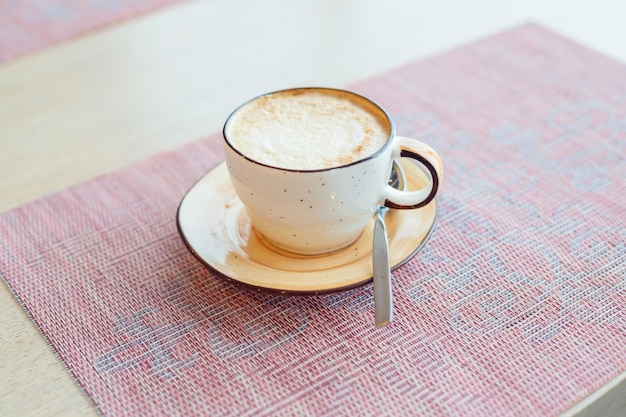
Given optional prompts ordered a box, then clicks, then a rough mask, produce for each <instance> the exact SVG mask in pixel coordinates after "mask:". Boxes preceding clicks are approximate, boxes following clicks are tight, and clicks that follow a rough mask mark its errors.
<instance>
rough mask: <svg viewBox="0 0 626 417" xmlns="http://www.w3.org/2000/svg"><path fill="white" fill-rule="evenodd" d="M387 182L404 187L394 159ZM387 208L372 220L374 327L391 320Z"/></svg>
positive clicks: (381, 210)
mask: <svg viewBox="0 0 626 417" xmlns="http://www.w3.org/2000/svg"><path fill="white" fill-rule="evenodd" d="M389 184H390V185H391V186H392V187H394V188H397V189H404V173H403V172H402V171H401V169H400V166H399V165H398V164H397V163H396V162H395V161H394V163H393V168H392V170H391V176H390V178H389ZM387 210H389V208H387V207H385V206H381V207H380V208H379V209H378V211H377V213H376V218H375V221H374V239H373V247H372V269H373V271H374V280H373V282H374V311H375V313H374V319H375V322H376V327H384V326H386V325H388V324H389V323H391V321H392V320H393V292H392V289H391V265H390V262H389V241H388V238H387V228H386V227H385V214H386V213H387Z"/></svg>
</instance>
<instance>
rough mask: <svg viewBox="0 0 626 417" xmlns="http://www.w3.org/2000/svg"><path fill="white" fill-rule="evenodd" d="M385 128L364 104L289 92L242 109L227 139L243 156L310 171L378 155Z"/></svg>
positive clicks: (321, 93) (346, 97)
mask: <svg viewBox="0 0 626 417" xmlns="http://www.w3.org/2000/svg"><path fill="white" fill-rule="evenodd" d="M389 135H390V124H389V121H388V119H387V118H386V117H385V114H384V113H383V112H382V111H381V110H380V109H379V108H378V107H376V106H375V105H373V104H372V103H371V102H369V101H368V100H365V99H363V98H360V97H358V96H354V95H351V94H349V93H345V92H341V91H335V90H324V89H320V90H317V89H301V90H288V91H283V92H279V93H274V94H270V95H266V96H262V97H260V98H258V99H256V100H253V101H251V102H250V103H247V104H246V105H244V106H243V107H242V108H241V109H239V111H237V112H236V113H235V114H234V115H233V116H232V117H231V119H230V120H229V121H228V124H227V127H226V137H227V138H228V141H229V142H230V144H231V145H232V146H233V147H234V148H235V149H237V150H238V151H240V152H241V153H243V154H244V155H246V156H247V157H249V158H251V159H253V160H255V161H258V162H261V163H263V164H267V165H272V166H275V167H279V168H287V169H303V170H313V169H322V168H330V167H335V166H341V165H345V164H349V163H351V162H354V161H357V160H359V159H362V158H364V157H366V156H368V155H371V154H373V153H375V152H376V151H378V150H379V149H380V148H382V147H383V145H384V144H385V143H386V142H387V140H388V139H389Z"/></svg>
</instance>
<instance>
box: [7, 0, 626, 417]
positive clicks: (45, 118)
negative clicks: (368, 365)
mask: <svg viewBox="0 0 626 417" xmlns="http://www.w3.org/2000/svg"><path fill="white" fill-rule="evenodd" d="M543 3H544V2H540V1H531V2H524V5H523V6H522V5H521V4H520V5H514V4H507V5H502V4H500V3H498V2H490V1H486V0H483V1H478V2H472V3H471V4H469V3H461V2H454V1H445V2H438V3H437V4H436V5H435V4H420V3H415V2H405V1H401V0H394V1H391V2H386V3H385V5H384V7H383V5H382V4H381V3H379V2H375V1H373V0H367V1H358V2H357V1H353V0H349V1H345V2H332V1H320V2H316V3H294V2H288V1H285V0H271V1H269V2H264V3H258V2H243V1H228V2H227V1H224V0H214V1H194V2H189V3H182V4H180V5H178V6H172V7H168V8H165V9H163V10H160V11H156V12H154V13H151V14H148V15H145V16H143V17H140V18H137V19H133V20H131V21H129V22H126V23H123V24H119V25H115V26H112V27H108V28H105V29H103V30H99V31H96V32H94V33H90V34H87V35H84V36H80V37H78V38H75V39H72V40H70V41H67V42H64V43H61V44H59V45H56V46H51V47H50V48H46V49H44V50H42V51H39V52H36V53H34V54H31V55H28V56H26V57H23V58H20V59H17V60H14V61H12V62H8V63H6V64H4V65H2V66H0V211H6V210H9V209H11V208H13V207H16V206H18V205H21V204H24V203H26V202H29V201H32V200H34V199H37V198H39V197H42V196H45V195H49V194H51V193H54V192H55V191H58V190H61V189H63V188H66V187H68V186H70V185H72V184H77V183H80V182H82V181H84V180H86V179H89V178H92V177H94V176H96V175H99V174H102V173H106V172H110V171H112V170H114V169H116V168H119V167H122V166H125V165H128V164H130V163H132V162H134V161H137V160H139V159H142V158H144V157H146V156H148V155H151V154H154V153H156V152H158V151H161V150H165V149H172V148H175V147H177V146H178V145H180V144H183V143H185V142H189V141H192V140H195V139H197V138H200V137H203V136H207V135H209V134H212V133H214V132H216V131H218V130H219V129H220V128H221V124H222V122H223V121H224V120H225V118H226V116H227V115H228V113H229V112H230V111H231V110H232V109H233V108H234V107H235V106H236V105H238V104H239V103H241V102H242V101H244V100H245V99H247V98H249V97H252V96H255V95H257V94H260V93H263V92H266V91H271V90H275V89H278V88H284V87H285V86H299V85H325V86H336V87H341V86H344V85H346V84H348V83H351V82H354V81H358V80H362V79H364V78H367V77H370V76H373V75H375V74H378V73H381V72H383V71H386V70H389V69H392V68H395V67H397V66H400V65H403V64H405V63H408V62H411V61H414V60H416V59H419V58H421V57H424V56H429V55H432V54H434V53H437V52H440V51H444V50H448V49H450V48H452V47H455V46H458V45H462V44H464V43H466V42H468V41H471V40H474V39H477V38H480V37H483V36H487V35H489V34H491V33H495V32H497V31H499V30H502V29H505V28H507V27H509V26H510V25H512V24H517V23H520V22H523V21H525V20H527V19H529V18H532V19H535V20H536V21H538V22H539V23H541V24H544V25H546V26H547V27H548V28H551V29H553V30H555V31H557V32H560V33H563V34H565V35H566V36H569V37H571V38H573V39H574V40H578V41H580V42H582V43H584V44H586V45H589V46H591V47H593V48H595V49H597V50H599V51H600V52H603V53H605V54H607V55H609V56H611V57H613V58H615V59H617V60H620V61H622V62H626V48H623V39H626V29H625V28H624V27H623V25H621V16H623V13H620V11H621V12H624V11H626V9H625V8H624V6H623V5H622V4H621V3H620V2H618V1H607V0H605V1H603V2H599V3H598V2H595V3H593V4H588V3H585V2H582V1H580V2H576V3H572V2H565V1H553V2H550V3H549V4H543ZM381 23H382V24H381ZM373 27H376V29H374V30H373ZM0 300H1V301H0V358H1V359H0V412H1V414H3V415H15V416H21V415H66V416H70V415H77V416H78V415H80V416H84V415H97V412H96V411H95V409H94V408H93V407H92V405H91V404H90V402H89V400H88V399H87V398H86V397H85V396H84V395H83V394H82V393H81V391H80V389H79V387H78V386H77V385H76V384H75V383H74V382H73V381H72V378H71V377H70V376H69V374H68V373H67V372H66V371H65V369H64V367H63V365H62V364H61V362H60V361H59V360H58V359H57V358H56V357H55V355H54V353H53V352H52V351H51V349H49V347H48V346H47V344H46V342H45V340H44V338H42V337H41V335H40V334H39V332H38V331H37V329H36V327H35V326H34V325H33V324H32V323H31V322H30V320H29V318H28V317H27V315H26V314H25V313H24V312H23V310H22V309H21V307H20V305H19V303H18V302H17V301H16V299H15V298H14V297H13V296H12V294H11V293H10V292H9V290H8V289H7V287H6V286H4V285H1V286H0ZM624 380H625V378H624V375H622V376H621V377H620V378H618V379H616V380H615V381H614V382H613V383H612V384H609V386H607V387H605V389H604V390H601V392H599V393H597V394H596V395H594V396H592V397H590V398H589V399H587V400H585V401H584V402H583V403H581V404H578V405H576V406H574V407H573V408H572V409H571V410H570V411H569V412H568V414H570V415H571V414H575V413H577V412H581V410H582V414H583V415H584V414H589V415H594V414H596V413H597V411H598V410H605V411H606V410H608V409H610V405H611V404H612V403H614V402H615V400H616V399H618V398H619V396H620V393H623V391H624V385H625V384H626V383H625V382H624ZM603 395H604V396H603ZM613 412H615V413H619V410H618V411H616V410H613ZM622 412H623V410H622Z"/></svg>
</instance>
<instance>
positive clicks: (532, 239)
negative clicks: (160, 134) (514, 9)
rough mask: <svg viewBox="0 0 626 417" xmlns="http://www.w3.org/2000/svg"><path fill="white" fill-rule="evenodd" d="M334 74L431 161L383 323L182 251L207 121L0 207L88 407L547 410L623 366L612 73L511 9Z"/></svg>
mask: <svg viewBox="0 0 626 417" xmlns="http://www.w3.org/2000/svg"><path fill="white" fill-rule="evenodd" d="M350 88H351V89H353V90H355V91H358V92H360V93H363V94H366V95H368V96H370V97H372V98H374V99H375V100H377V101H378V102H380V103H381V104H382V105H383V106H385V107H386V108H387V109H388V110H389V111H390V113H391V114H392V117H394V118H395V120H396V121H397V124H398V126H397V130H398V133H399V134H402V135H406V136H413V137H416V138H418V139H421V140H423V141H426V142H428V143H430V144H431V145H432V146H433V147H434V148H436V149H437V150H438V152H439V153H440V155H441V156H442V158H443V160H444V163H445V169H446V172H445V179H444V183H443V186H442V188H441V194H440V197H439V207H440V217H439V224H438V228H437V230H436V231H435V233H434V236H433V238H432V239H431V241H430V243H429V244H428V245H427V247H426V248H425V249H424V250H423V251H422V252H421V253H420V254H418V256H417V257H416V258H414V259H413V260H412V261H411V262H409V263H408V264H407V265H405V266H404V267H402V268H401V269H400V270H398V271H396V273H395V274H394V291H395V296H396V301H395V305H396V309H397V310H396V315H395V320H394V322H393V323H392V324H391V325H390V326H388V327H385V328H382V329H376V328H375V327H374V325H373V298H372V289H371V286H369V285H368V286H364V287H361V288H357V289H353V290H350V291H346V292H341V293H336V294H330V295H321V296H311V297H303V296H300V297H294V296H281V295H278V294H273V293H265V292H258V291H253V290H250V289H245V288H241V287H238V286H235V285H233V284H230V283H228V282H225V281H224V280H223V279H221V278H220V277H218V276H217V275H215V274H214V273H212V272H211V271H209V270H207V269H205V268H204V267H203V266H202V265H200V264H199V262H198V261H196V259H195V258H194V257H193V256H192V255H191V254H190V253H189V252H188V251H187V250H186V249H185V245H184V244H183V242H182V240H181V238H180V237H179V235H178V233H177V229H176V222H175V218H176V209H177V205H178V202H179V201H180V199H181V198H182V196H183V195H184V193H185V191H186V190H187V189H188V188H189V187H190V186H191V185H192V184H193V183H194V181H196V180H197V179H198V178H200V177H201V176H202V175H203V174H204V173H205V172H207V171H208V170H209V169H211V168H212V167H213V166H215V165H216V164H217V163H218V162H220V161H221V160H222V156H223V155H222V150H221V143H220V138H219V135H215V136H213V137H209V138H205V139H203V140H200V141H198V142H194V143H191V144H189V145H187V146H184V147H182V148H179V149H177V150H174V151H171V152H168V153H164V154H160V155H157V156H155V157H152V158H150V159H147V160H144V161H142V162H140V163H137V164H134V165H132V166H129V167H127V168H125V169H122V170H120V171H116V172H113V173H111V174H108V175H105V176H102V177H99V178H96V179H94V180H91V181H89V182H86V183H83V184H81V185H78V186H75V187H72V188H70V189H67V190H65V191H62V192H60V193H58V194H55V195H52V196H50V197H47V198H44V199H42V200H39V201H37V202H34V203H31V204H28V205H25V206H22V207H19V208H17V209H14V210H12V211H10V212H7V213H4V214H2V215H1V216H0V248H1V250H0V271H1V272H2V274H3V276H4V278H5V280H6V282H7V283H8V285H9V286H10V288H11V289H12V290H13V291H14V293H15V295H16V296H17V297H18V298H19V300H20V301H21V303H22V304H23V305H24V307H25V309H26V310H27V311H28V313H29V314H30V315H31V316H32V318H33V320H34V321H35V322H36V324H37V325H38V326H39V327H40V328H41V331H42V332H43V334H44V335H45V336H46V337H47V339H48V340H49V342H50V344H51V345H52V346H53V348H54V349H55V350H56V351H57V352H58V354H59V356H60V357H61V359H62V360H63V361H64V362H65V363H66V365H67V367H68V368H69V370H70V371H71V372H72V374H73V375H74V376H75V378H76V379H77V381H78V383H79V384H80V385H81V386H82V388H83V389H84V391H85V392H86V393H87V395H88V396H89V397H90V398H91V399H92V400H93V402H94V404H95V405H96V407H97V408H98V409H99V410H100V412H101V413H102V414H103V415H106V416H126V415H132V416H137V415H150V416H159V415H163V416H166V415H167V416H172V415H198V414H204V415H217V416H219V415H224V416H225V415H237V416H250V415H255V416H259V415H272V416H280V415H284V416H291V415H320V416H324V415H361V416H381V415H394V416H405V415H429V416H445V415H485V416H494V415H497V416H513V415H515V416H533V415H534V416H554V415H558V414H559V413H561V412H563V411H565V410H566V409H568V408H569V407H571V406H572V405H573V404H575V403H576V402H577V401H579V400H580V399H582V398H583V397H584V396H586V395H588V394H590V393H591V392H593V391H595V390H597V389H598V388H600V387H601V386H602V385H604V384H605V383H607V382H608V381H610V380H611V379H612V378H614V377H615V376H617V375H618V374H620V373H621V372H624V371H626V201H625V194H624V190H625V187H624V186H625V183H624V182H625V178H626V140H625V139H626V68H625V67H624V66H623V65H621V64H618V63H615V62H613V61H611V60H609V59H607V58H604V57H603V56H600V55H598V54H596V53H594V52H593V51H589V50H587V49H585V48H583V47H581V46H579V45H577V44H575V43H572V42H570V41H568V40H566V39H563V38H561V37H559V36H557V35H555V34H553V33H551V32H549V31H547V30H545V29H542V28H541V27H538V26H536V25H524V26H522V27H519V28H515V29H513V30H511V31H508V32H505V33H502V34H499V35H496V36H494V37H491V38H488V39H485V40H482V41H479V42H476V43H473V44H471V45H468V46H465V47H463V48H460V49H457V50H454V51H451V52H449V53H446V54H442V55H438V56H435V57H432V58H430V59H427V60H423V61H421V62H417V63H414V64H411V65H408V66H406V67H403V68H400V69H398V70H396V71H392V72H389V73H386V74H383V75H381V76H379V77H376V78H373V79H369V80H366V81H364V82H362V83H359V84H356V85H353V86H350Z"/></svg>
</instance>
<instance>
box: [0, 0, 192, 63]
mask: <svg viewBox="0 0 626 417" xmlns="http://www.w3.org/2000/svg"><path fill="white" fill-rule="evenodd" d="M181 1H183V0H123V1H122V0H19V1H15V0H0V64H2V63H3V62H7V61H9V60H11V59H15V58H18V57H21V56H23V55H26V54H28V53H32V52H35V51H37V50H39V49H41V48H44V47H46V46H50V45H53V44H56V43H59V42H61V41H64V40H68V39H71V38H74V37H76V36H77V35H82V34H84V33H86V32H88V31H91V30H94V29H99V28H102V27H104V26H106V25H110V24H113V23H118V22H121V21H124V20H128V19H131V18H133V17H136V16H138V15H140V14H143V13H147V12H150V11H154V10H156V9H158V8H161V7H165V6H167V5H171V4H175V3H179V2H181Z"/></svg>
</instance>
